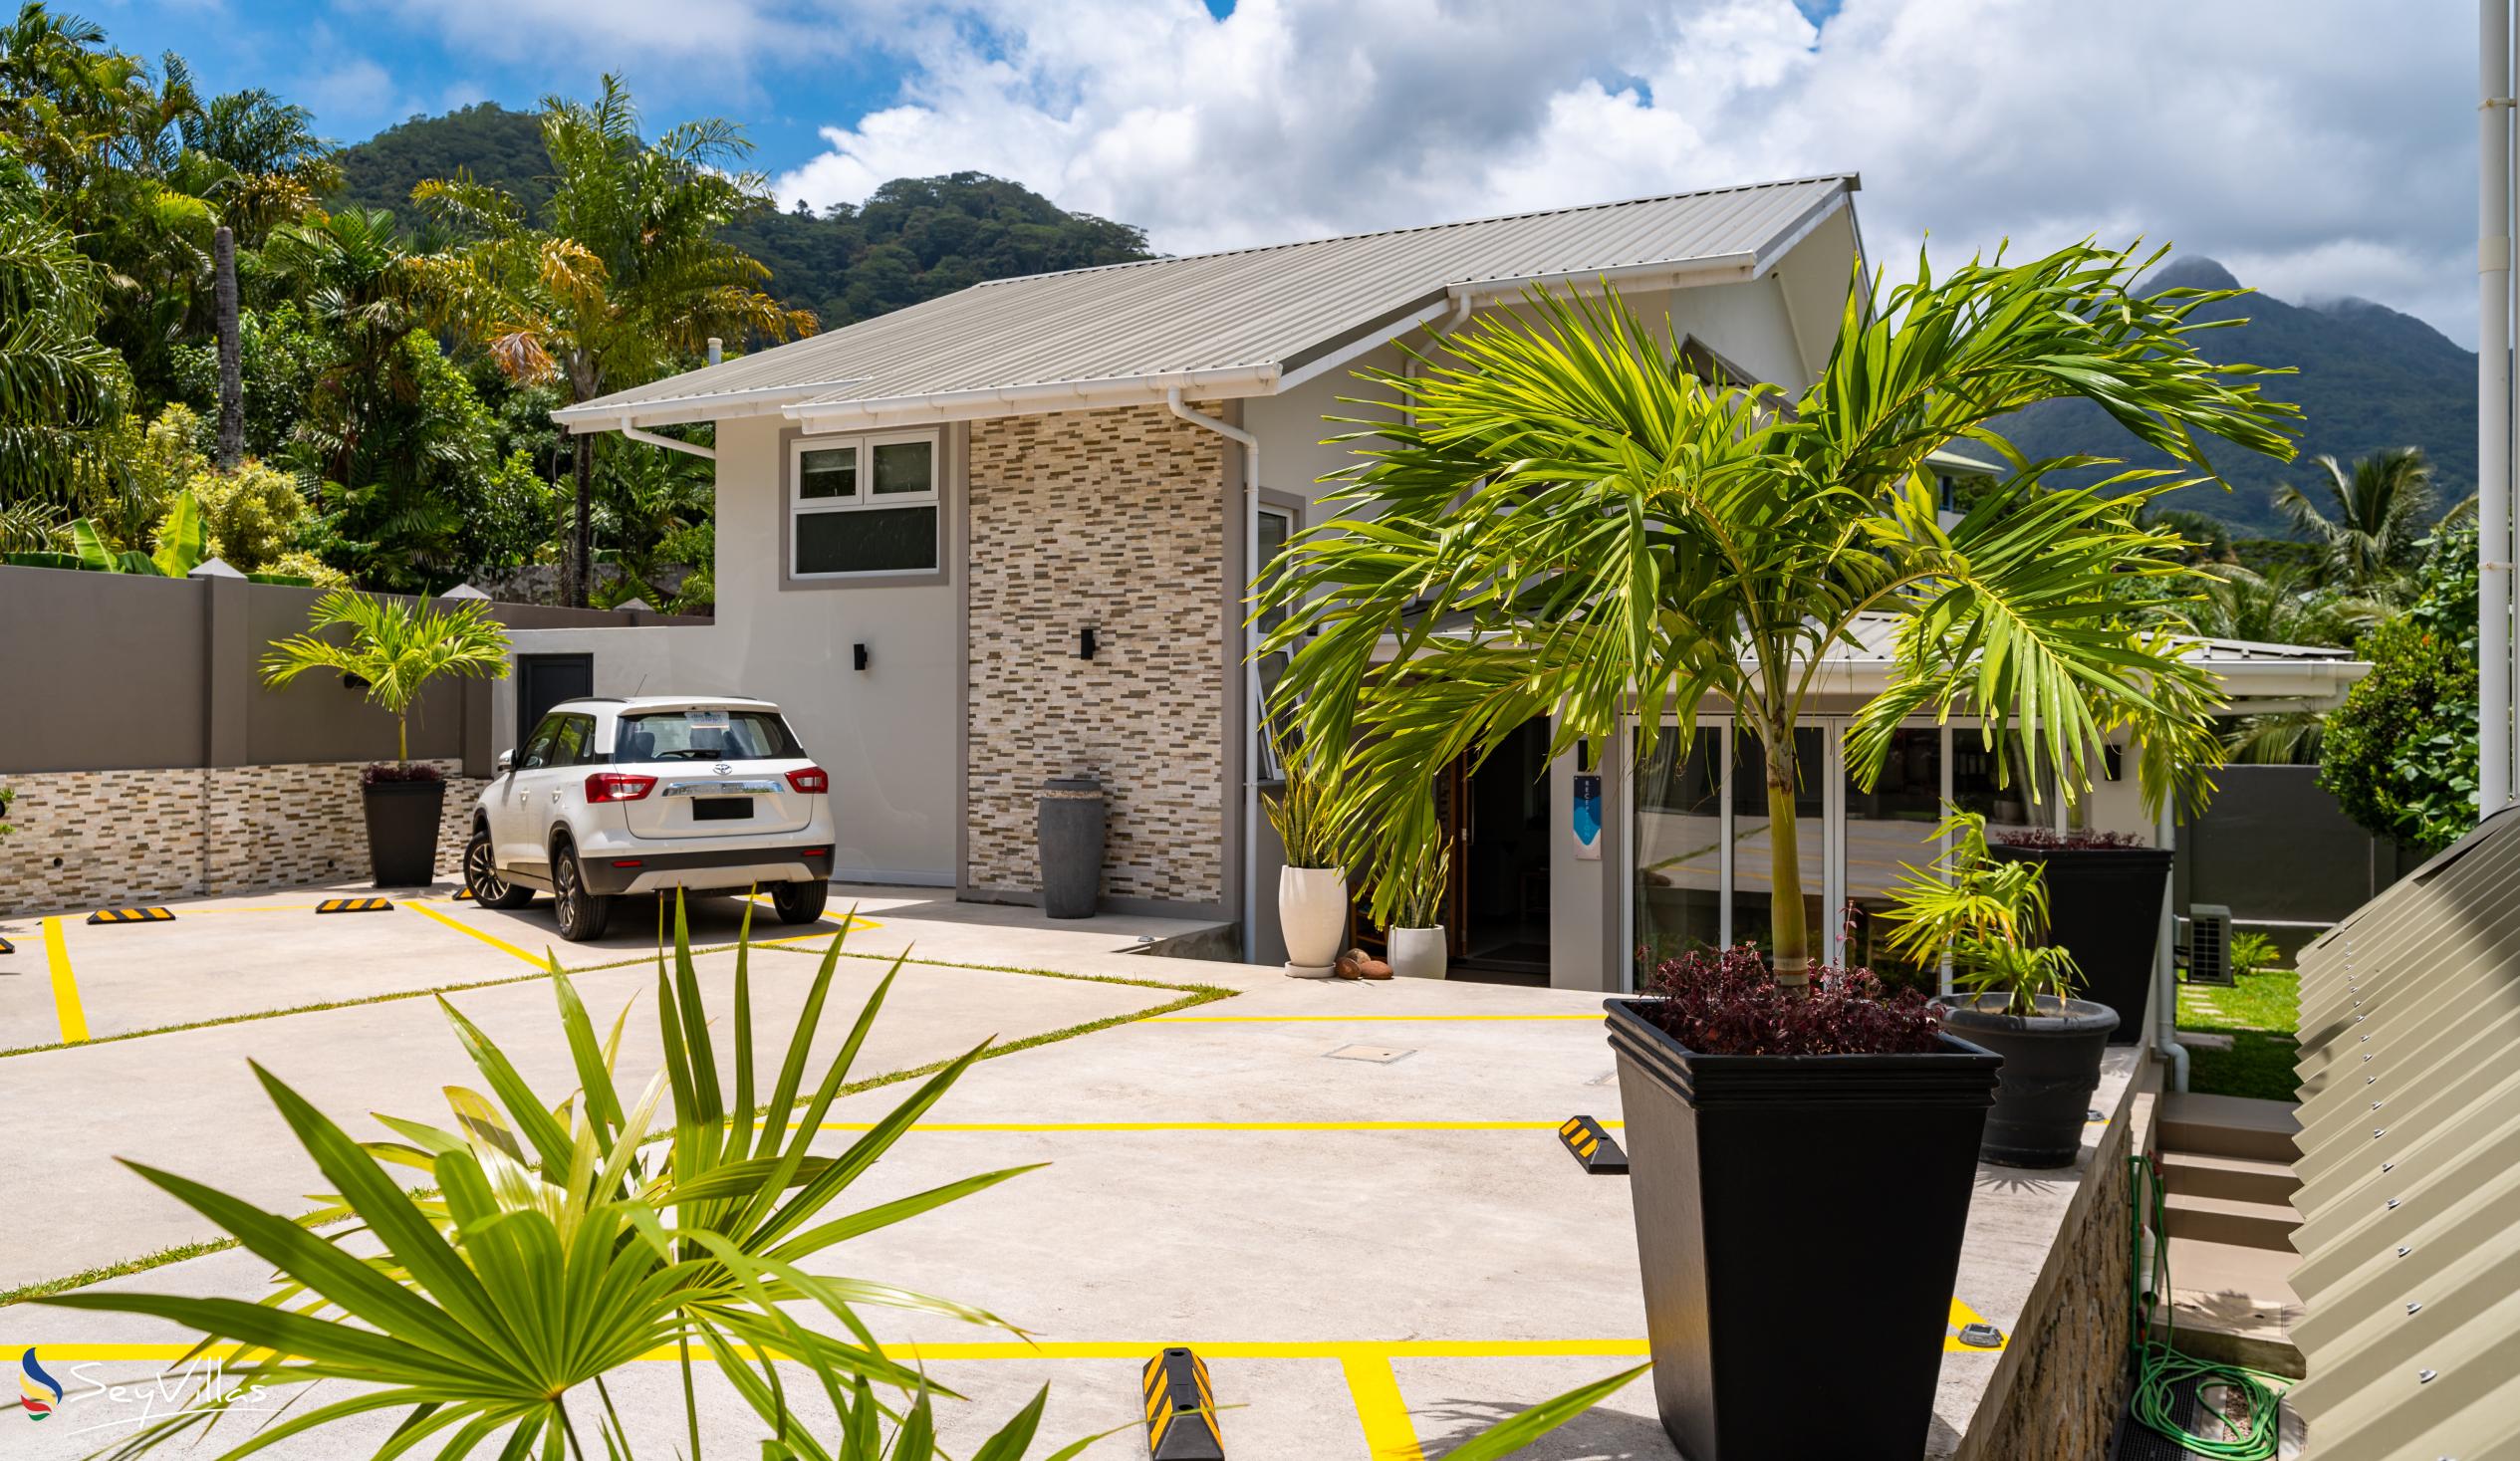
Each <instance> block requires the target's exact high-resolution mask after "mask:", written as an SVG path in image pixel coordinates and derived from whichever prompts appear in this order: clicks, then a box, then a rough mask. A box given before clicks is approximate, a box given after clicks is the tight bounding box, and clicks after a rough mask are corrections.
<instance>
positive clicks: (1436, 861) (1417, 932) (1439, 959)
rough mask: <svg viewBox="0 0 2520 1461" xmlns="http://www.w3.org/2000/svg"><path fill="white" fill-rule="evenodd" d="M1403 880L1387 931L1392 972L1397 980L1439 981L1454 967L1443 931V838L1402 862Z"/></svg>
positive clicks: (1447, 855)
mask: <svg viewBox="0 0 2520 1461" xmlns="http://www.w3.org/2000/svg"><path fill="white" fill-rule="evenodd" d="M1401 876H1402V877H1404V878H1405V879H1406V880H1407V886H1405V887H1403V888H1401V889H1400V892H1399V899H1398V901H1397V902H1396V903H1394V904H1393V905H1392V908H1393V911H1392V914H1391V923H1390V926H1389V927H1388V928H1387V929H1386V930H1385V931H1386V935H1387V937H1386V952H1388V953H1389V954H1390V956H1391V974H1392V976H1393V977H1395V978H1399V979H1441V978H1443V977H1444V974H1445V972H1446V971H1447V970H1448V969H1450V968H1451V966H1452V949H1451V946H1450V945H1449V944H1448V943H1447V942H1446V941H1445V935H1444V927H1443V903H1444V892H1445V890H1446V885H1447V884H1448V883H1449V882H1450V881H1451V878H1452V847H1451V845H1450V844H1449V843H1447V842H1445V841H1444V840H1443V839H1442V838H1441V837H1433V838H1428V839H1427V840H1426V841H1425V842H1423V843H1421V844H1419V845H1418V848H1417V852H1416V854H1415V855H1414V856H1412V857H1411V858H1410V859H1409V860H1408V862H1407V863H1406V864H1404V866H1403V867H1402V869H1401Z"/></svg>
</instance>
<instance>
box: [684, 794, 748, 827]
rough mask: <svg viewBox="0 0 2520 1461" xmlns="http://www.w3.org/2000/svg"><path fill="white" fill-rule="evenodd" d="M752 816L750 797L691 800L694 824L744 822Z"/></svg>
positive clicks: (698, 798) (699, 798)
mask: <svg viewBox="0 0 2520 1461" xmlns="http://www.w3.org/2000/svg"><path fill="white" fill-rule="evenodd" d="M751 816H752V798H750V797H694V798H692V799H691V820H692V821H694V822H742V821H745V820H747V819H749V818H750V817H751Z"/></svg>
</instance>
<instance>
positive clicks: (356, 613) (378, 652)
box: [262, 590, 508, 887]
mask: <svg viewBox="0 0 2520 1461" xmlns="http://www.w3.org/2000/svg"><path fill="white" fill-rule="evenodd" d="M307 628H308V631H307V632H306V633H303V634H292V635H290V636H289V637H288V638H285V639H275V640H273V641H272V644H271V649H270V651H269V652H267V653H266V654H264V655H263V663H262V671H263V683H264V684H267V685H270V686H272V687H273V688H275V689H277V688H279V687H280V686H283V685H286V684H288V683H290V682H291V681H293V680H295V679H297V678H298V677H299V676H300V675H303V674H305V673H306V672H307V671H309V670H317V669H322V670H334V671H338V672H339V673H340V674H341V675H342V677H343V679H344V680H345V681H346V682H350V683H354V684H358V685H362V686H364V687H365V688H364V690H363V692H362V693H363V694H364V695H365V696H366V697H367V700H368V703H369V704H371V705H375V706H377V707H378V708H380V709H382V710H383V711H384V712H385V713H386V714H388V715H390V716H392V717H393V735H394V759H393V761H392V762H391V763H390V764H386V763H378V764H377V765H373V766H370V767H368V768H367V770H366V771H365V772H363V773H362V774H361V776H360V779H359V780H360V801H361V806H362V810H363V811H364V812H365V814H366V817H367V823H368V861H369V866H370V870H371V872H372V873H373V874H374V875H375V877H376V881H377V886H378V887H416V886H420V885H422V884H424V883H428V882H431V881H434V880H435V879H436V877H437V825H438V818H439V816H440V814H441V813H443V812H444V810H445V806H446V774H445V773H444V772H442V771H440V770H438V769H437V768H436V767H435V766H432V765H430V764H428V763H427V762H414V761H413V760H412V759H411V707H412V706H413V705H414V704H416V703H417V702H418V700H419V698H420V692H421V691H422V690H425V689H426V688H428V686H429V684H430V683H431V682H433V681H435V680H437V679H438V678H440V677H441V676H448V675H454V676H465V677H470V678H475V679H504V678H506V676H507V672H508V636H507V631H506V630H505V629H503V628H502V627H500V625H499V621H498V620H497V619H494V618H492V617H490V614H489V610H488V609H487V608H486V607H485V606H484V605H482V604H480V603H478V602H474V603H467V604H464V605H462V606H460V607H459V608H455V609H435V608H430V607H428V606H425V605H421V604H414V603H412V602H410V601H407V600H401V599H378V598H373V597H371V596H369V595H366V594H361V593H357V592H355V591H352V590H336V591H335V592H333V593H330V594H327V595H325V596H324V597H323V598H321V599H319V600H317V601H315V608H314V609H313V610H311V611H310V613H309V614H308V624H307ZM328 629H339V630H347V631H348V632H347V635H346V637H340V638H326V637H323V635H324V632H325V631H326V630H328Z"/></svg>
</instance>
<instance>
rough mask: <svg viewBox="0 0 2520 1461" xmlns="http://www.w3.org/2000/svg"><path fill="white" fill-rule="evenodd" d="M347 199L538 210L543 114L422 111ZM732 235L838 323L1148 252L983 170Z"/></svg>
mask: <svg viewBox="0 0 2520 1461" xmlns="http://www.w3.org/2000/svg"><path fill="white" fill-rule="evenodd" d="M338 160H339V161H340V163H341V168H342V186H341V189H340V190H339V191H338V192H337V193H335V194H334V199H335V203H336V206H340V205H345V204H357V205H359V206H361V207H368V208H389V209H392V210H393V211H394V213H395V215H396V216H397V217H414V218H416V214H414V212H413V210H412V207H411V201H410V199H411V188H412V186H413V185H414V184H416V183H419V182H421V181H423V180H425V179H427V178H432V177H451V176H453V175H454V174H455V172H456V170H457V169H459V168H461V169H469V170H470V171H471V173H472V175H473V176H474V177H475V178H477V179H479V180H480V181H482V182H486V183H489V184H491V185H493V186H495V187H498V188H500V189H502V190H503V191H505V192H507V193H508V194H509V195H510V196H512V197H514V198H516V199H517V200H518V201H519V202H521V203H523V204H524V205H525V207H526V209H527V210H528V212H532V211H535V210H538V209H540V208H541V207H542V205H543V202H544V200H545V199H546V198H548V197H549V196H550V193H551V184H550V182H549V180H548V179H547V178H546V177H545V176H544V174H546V173H548V172H549V171H550V163H549V162H548V160H546V159H545V157H544V155H543V143H542V132H541V122H540V120H539V119H538V118H537V117H535V116H534V115H533V114H532V113H528V112H511V111H509V110H507V109H506V108H504V107H501V106H499V105H498V104H497V103H495V102H483V103H481V104H479V105H477V106H472V107H466V108H464V109H463V110H461V111H459V112H449V113H447V114H446V115H445V116H443V117H422V118H414V119H412V120H411V121H409V122H403V123H402V124H401V125H399V126H395V127H392V128H389V129H387V130H385V131H381V132H378V134H377V135H376V136H373V137H371V138H369V139H368V140H367V141H364V142H361V143H359V144H358V145H356V146H352V147H345V148H344V149H342V151H341V153H340V155H339V159H338ZM722 236H723V237H724V238H725V240H726V241H727V242H729V243H731V244H734V245H735V246H736V247H737V248H740V249H742V250H743V251H744V252H745V253H747V254H750V255H752V256H753V257H754V258H756V259H759V260H760V261H761V262H762V263H764V264H766V265H768V266H769V268H770V285H769V289H770V293H771V294H772V295H774V296H775V297H777V298H778V300H779V301H780V302H781V303H782V304H785V305H787V306H788V307H790V308H791V309H805V310H811V311H813V312H814V314H815V316H816V317H817V318H818V319H820V320H821V321H822V325H823V328H824V329H826V330H832V329H837V328H838V327H840V326H842V325H846V324H849V323H851V322H852V321H856V320H866V319H871V318H873V317H875V316H877V315H881V314H882V313H884V312H885V311H887V310H897V309H899V308H901V307H902V306H903V305H914V304H917V303H918V302H919V301H920V300H925V299H933V298H935V297H936V296H938V295H942V294H951V293H952V292H954V291H955V290H957V289H962V288H964V287H966V286H969V285H973V284H977V283H979V282H980V281H981V280H983V279H1004V278H1007V277H1008V276H1010V275H1017V274H1039V273H1043V272H1045V271H1047V270H1052V269H1077V268H1083V267H1086V266H1088V265H1093V264H1118V263H1122V262H1125V261H1127V260H1130V259H1142V258H1145V257H1147V252H1146V235H1145V233H1144V231H1143V230H1141V229H1137V228H1134V227H1131V226H1130V225H1128V224H1125V223H1114V222H1111V221H1109V220H1107V219H1102V218H1096V217H1093V216H1092V215H1090V214H1084V213H1070V212H1066V211H1064V210H1062V209H1061V208H1060V207H1059V206H1058V205H1056V204H1054V203H1052V202H1051V201H1050V200H1049V199H1048V198H1045V197H1043V196H1042V195H1041V194H1039V193H1036V192H1034V191H1032V190H1031V189H1029V188H1027V187H1025V186H1023V185H1022V184H1021V183H1014V182H1008V181H1006V180H1005V179H1003V178H997V177H991V176H989V175H987V174H986V173H980V172H956V173H952V174H950V175H948V176H944V177H920V178H897V179H895V180H893V181H891V182H888V183H885V184H884V185H883V186H882V187H881V188H878V189H877V190H876V192H875V195H874V196H873V197H870V198H869V199H867V201H866V203H865V204H864V205H863V206H857V205H851V204H841V205H839V206H837V207H833V208H827V209H825V210H823V211H822V212H820V213H816V212H813V211H811V210H809V209H806V208H804V207H803V206H802V203H801V202H800V203H799V204H798V205H797V206H794V207H791V208H788V209H785V210H767V211H763V212H759V213H755V214H754V215H752V216H750V217H747V218H744V219H741V220H738V221H737V222H736V223H734V224H732V225H731V226H729V227H728V228H727V229H726V230H725V231H724V233H723V235H722Z"/></svg>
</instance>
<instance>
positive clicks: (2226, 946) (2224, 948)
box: [2187, 903, 2231, 989]
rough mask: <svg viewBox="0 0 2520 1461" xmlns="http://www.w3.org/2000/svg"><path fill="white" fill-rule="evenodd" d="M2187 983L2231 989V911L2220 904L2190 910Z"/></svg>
mask: <svg viewBox="0 0 2520 1461" xmlns="http://www.w3.org/2000/svg"><path fill="white" fill-rule="evenodd" d="M2187 982H2188V983H2190V984H2219V985H2221V986H2223V987H2224V988H2226V989H2228V988H2230V987H2231V910H2230V909H2229V908H2226V907H2224V906H2222V905H2221V904H2219V903H2190V904H2188V906H2187Z"/></svg>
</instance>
